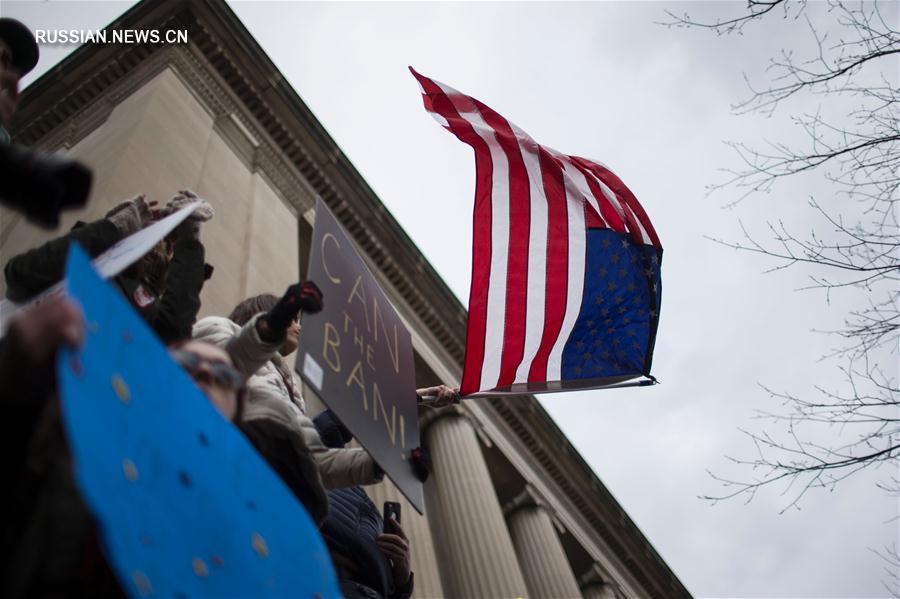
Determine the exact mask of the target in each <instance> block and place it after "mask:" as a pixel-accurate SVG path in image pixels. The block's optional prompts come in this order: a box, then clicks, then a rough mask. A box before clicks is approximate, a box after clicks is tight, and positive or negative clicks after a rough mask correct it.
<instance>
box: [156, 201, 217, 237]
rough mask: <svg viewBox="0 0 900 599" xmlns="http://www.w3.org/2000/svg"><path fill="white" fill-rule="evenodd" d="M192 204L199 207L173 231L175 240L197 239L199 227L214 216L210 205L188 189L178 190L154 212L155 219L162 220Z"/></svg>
mask: <svg viewBox="0 0 900 599" xmlns="http://www.w3.org/2000/svg"><path fill="white" fill-rule="evenodd" d="M193 202H200V206H199V207H198V208H196V209H195V210H194V211H193V212H192V213H191V215H190V216H189V217H187V219H186V220H185V221H184V222H183V223H181V224H180V225H178V227H177V228H176V229H175V239H176V240H178V239H199V238H200V225H201V224H202V223H205V222H206V221H208V220H211V219H212V217H213V216H215V215H216V211H215V209H213V207H212V204H210V203H209V202H207V201H206V200H204V199H202V198H201V197H199V196H198V195H197V194H196V193H194V192H193V191H191V190H190V189H180V190H178V193H177V194H176V195H175V197H173V198H172V199H171V200H169V201H168V202H166V205H165V206H164V207H163V208H162V209H160V210H158V211H157V212H156V215H155V216H156V218H164V217H166V216H169V215H170V214H174V213H176V212H178V211H179V210H181V209H182V208H184V207H185V206H187V205H188V204H191V203H193Z"/></svg>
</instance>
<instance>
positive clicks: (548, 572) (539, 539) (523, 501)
mask: <svg viewBox="0 0 900 599" xmlns="http://www.w3.org/2000/svg"><path fill="white" fill-rule="evenodd" d="M507 513H508V520H507V521H508V523H509V531H510V534H511V536H512V541H513V546H514V547H515V548H516V555H517V556H518V557H519V564H520V565H521V567H522V574H524V575H525V582H526V584H527V585H528V592H529V594H530V595H531V596H532V597H535V598H536V599H537V598H541V597H553V598H559V599H562V598H570V597H571V598H580V597H581V591H580V590H579V589H578V581H577V580H576V578H575V574H574V573H573V572H572V567H571V566H570V565H569V559H568V558H567V557H566V552H565V549H563V546H562V543H561V542H560V540H559V535H557V533H556V527H555V526H554V525H553V520H552V519H551V518H550V513H549V512H548V510H547V508H546V507H544V505H543V504H542V502H540V501H534V499H533V498H532V496H531V495H530V494H529V492H528V491H526V492H525V493H524V494H523V495H520V496H519V498H517V499H516V500H514V501H513V502H512V503H511V504H510V505H509V506H508V507H507Z"/></svg>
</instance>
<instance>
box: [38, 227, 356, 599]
mask: <svg viewBox="0 0 900 599" xmlns="http://www.w3.org/2000/svg"><path fill="white" fill-rule="evenodd" d="M67 275H68V282H67V292H68V294H69V296H70V297H71V298H72V299H73V300H74V301H76V302H78V303H79V304H80V305H81V307H82V310H83V312H84V318H85V321H86V326H85V342H84V345H83V347H82V348H81V349H79V350H71V349H67V350H64V351H61V352H60V355H59V358H58V360H57V376H58V381H59V389H60V395H61V402H62V412H63V421H64V426H65V432H66V435H67V437H68V440H69V446H70V448H71V451H72V456H73V460H74V464H75V470H74V471H75V475H76V482H77V484H78V488H79V491H80V492H81V495H82V497H83V498H84V501H85V503H86V504H87V506H88V507H89V509H90V510H91V512H92V514H93V516H94V519H95V520H96V522H97V524H98V526H99V531H100V535H99V536H100V538H101V540H102V545H103V548H104V552H105V554H106V557H107V561H108V562H109V565H110V567H111V569H112V571H113V572H114V573H115V574H116V576H117V577H118V580H119V583H120V584H121V586H122V588H123V589H124V590H125V591H126V592H127V594H128V595H129V596H131V597H272V598H275V597H316V596H320V597H339V596H340V591H339V589H338V585H337V579H336V576H335V573H334V570H333V568H332V566H331V561H330V558H329V554H328V550H327V549H326V547H325V544H324V542H323V541H322V538H321V536H320V535H319V533H318V530H317V528H316V526H315V523H314V522H313V521H312V519H311V518H310V517H309V515H308V514H307V513H306V510H304V509H303V507H302V505H301V504H300V502H299V501H298V500H297V498H296V497H295V496H294V495H293V493H291V491H290V490H289V489H288V488H287V487H286V486H285V485H284V483H283V482H282V481H281V479H280V478H279V477H278V475H277V474H276V473H275V472H274V471H273V470H272V469H271V468H270V467H269V465H268V464H267V463H266V462H264V461H263V459H262V458H261V457H260V456H259V454H258V453H257V452H256V450H255V449H254V448H253V446H252V445H250V443H249V442H248V441H247V440H246V439H245V438H244V436H243V435H242V434H241V433H240V432H239V431H238V430H237V429H236V428H235V427H234V426H233V425H232V424H231V423H230V422H228V421H226V420H225V419H224V418H222V416H221V415H220V414H219V412H218V411H217V410H216V408H214V407H213V405H212V404H211V403H210V401H209V400H208V399H207V398H206V397H205V396H204V395H203V394H202V393H201V392H200V390H199V389H198V388H197V386H196V385H195V384H194V382H193V381H192V380H191V379H190V377H189V376H188V375H187V373H186V372H185V371H184V370H182V369H181V368H180V367H179V366H177V365H176V364H175V363H174V362H173V361H172V360H171V359H170V358H169V355H168V352H167V351H166V348H165V347H163V346H162V344H161V343H160V342H159V341H158V340H157V339H156V336H155V335H154V334H153V332H152V331H151V330H150V329H149V328H148V327H147V325H146V324H145V323H144V321H143V320H142V319H141V317H140V316H138V315H137V314H136V313H135V312H134V310H133V309H132V308H131V306H129V305H128V303H127V302H126V300H125V299H124V298H123V297H122V296H121V295H120V294H119V293H118V292H117V291H116V290H115V289H113V288H112V287H111V286H110V285H109V284H107V283H105V282H104V281H103V280H101V279H100V277H99V276H98V275H97V273H95V272H94V270H93V269H92V268H91V266H90V262H89V261H88V259H87V256H85V254H84V253H83V252H82V251H81V249H80V248H78V247H77V246H76V245H73V246H72V248H71V250H70V253H69V263H68V270H67ZM44 557H47V556H44Z"/></svg>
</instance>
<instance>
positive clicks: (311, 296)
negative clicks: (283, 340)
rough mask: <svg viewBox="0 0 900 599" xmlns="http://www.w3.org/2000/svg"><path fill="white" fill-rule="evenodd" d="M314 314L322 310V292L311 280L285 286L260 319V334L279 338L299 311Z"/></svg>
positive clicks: (270, 337) (269, 337)
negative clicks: (274, 302) (275, 301)
mask: <svg viewBox="0 0 900 599" xmlns="http://www.w3.org/2000/svg"><path fill="white" fill-rule="evenodd" d="M301 310H302V311H303V312H308V313H309V314H315V313H316V312H319V311H320V310H322V292H321V291H320V290H319V288H318V287H317V286H316V284H315V283H313V282H312V281H301V282H300V283H295V284H294V285H291V286H290V287H288V288H287V291H285V292H284V295H283V296H282V297H281V299H280V300H278V303H277V304H275V305H274V306H273V307H272V309H271V310H269V311H268V312H266V313H265V314H264V315H263V316H262V317H261V318H260V319H259V321H257V322H259V323H261V324H260V328H259V330H260V334H263V335H264V336H265V337H266V338H268V339H274V338H280V337H281V335H282V333H283V332H284V331H286V330H287V328H288V327H289V326H291V322H292V321H293V320H294V319H295V318H297V315H298V314H300V311H301Z"/></svg>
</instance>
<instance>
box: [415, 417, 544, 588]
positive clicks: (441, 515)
mask: <svg viewBox="0 0 900 599" xmlns="http://www.w3.org/2000/svg"><path fill="white" fill-rule="evenodd" d="M445 410H447V411H448V412H449V414H448V415H440V416H439V417H438V418H437V419H436V420H434V421H433V422H432V423H431V425H430V426H429V427H428V428H427V430H426V431H425V438H426V441H427V446H428V448H429V450H430V452H431V458H432V462H433V466H434V471H433V473H432V477H433V478H434V493H433V497H435V498H436V499H437V502H436V503H437V505H432V504H431V503H429V505H428V509H429V514H428V516H429V520H430V521H431V522H432V525H433V527H436V528H437V529H438V530H439V531H440V535H441V537H442V540H443V542H444V544H445V548H444V552H443V553H444V555H445V559H446V560H447V561H448V562H449V563H447V564H446V567H445V568H444V572H446V573H447V574H448V576H447V578H448V579H449V580H445V584H450V585H452V588H447V589H445V590H446V592H447V593H448V596H453V597H472V598H482V597H491V598H492V599H500V598H504V597H506V598H510V597H526V596H527V590H526V589H527V588H526V586H525V580H524V578H523V577H522V571H521V570H520V569H519V564H518V562H517V561H516V552H515V550H514V549H513V545H512V541H511V540H510V537H509V531H508V530H507V528H506V522H505V521H504V519H503V511H502V510H501V509H500V503H499V502H498V500H497V494H496V492H495V491H494V486H493V483H492V482H491V477H490V474H489V473H488V469H487V464H486V463H485V460H484V456H483V455H482V453H481V447H480V446H479V444H478V438H477V436H476V433H475V429H474V428H473V427H472V424H471V423H470V422H469V421H468V420H467V419H466V418H465V417H463V416H462V415H461V414H460V413H458V412H456V411H455V410H454V411H451V410H450V409H449V408H445ZM429 484H430V483H429ZM432 508H434V511H432Z"/></svg>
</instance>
